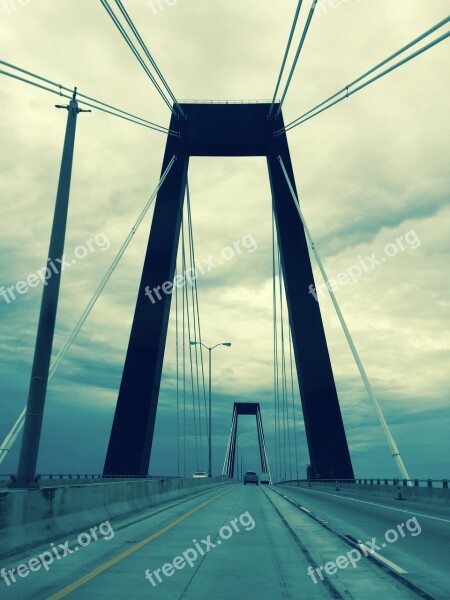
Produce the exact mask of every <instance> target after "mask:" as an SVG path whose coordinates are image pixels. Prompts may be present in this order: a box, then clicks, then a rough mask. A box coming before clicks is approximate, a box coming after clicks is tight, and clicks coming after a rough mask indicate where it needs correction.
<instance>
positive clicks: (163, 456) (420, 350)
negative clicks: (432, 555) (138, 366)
mask: <svg viewBox="0 0 450 600" xmlns="http://www.w3.org/2000/svg"><path fill="white" fill-rule="evenodd" d="M170 4H172V6H170V5H169V3H168V2H165V0H162V3H161V5H162V8H163V10H158V9H157V8H155V9H152V8H151V6H150V3H149V2H148V0H127V1H126V2H125V5H126V7H127V8H128V10H129V12H130V14H131V16H132V17H133V19H134V21H135V23H136V25H137V27H138V29H139V31H140V33H141V34H142V36H143V38H144V39H145V40H146V42H147V43H148V46H149V48H150V50H151V51H152V52H153V54H154V56H155V58H156V60H157V62H158V65H159V67H160V68H161V70H162V72H163V73H164V75H165V77H166V79H167V80H168V82H169V84H170V85H171V87H172V89H173V90H174V92H175V94H176V95H177V97H178V98H179V99H214V100H219V99H237V100H242V99H245V100H250V99H267V98H270V97H271V96H272V94H273V91H274V87H275V82H276V79H277V76H278V72H279V68H280V64H281V59H282V56H283V53H284V49H285V44H286V41H287V37H288V34H289V30H290V27H291V22H292V17H293V14H294V11H295V7H296V5H297V1H296V0H281V1H279V2H276V3H275V2H268V1H267V0H264V1H261V0H245V2H243V1H238V0H221V1H220V2H219V1H218V0H216V1H212V0H178V2H174V1H173V0H172V2H171V3H170ZM308 4H309V3H308V2H306V3H305V8H304V9H303V16H302V19H301V23H300V27H299V28H298V32H297V36H296V38H295V40H296V41H297V40H298V38H299V35H300V32H301V29H302V25H303V23H304V21H305V18H306V12H307V11H306V6H308ZM331 4H333V6H334V5H336V6H335V7H334V8H331V7H330V5H329V4H328V3H327V2H323V3H322V10H321V13H320V16H317V17H315V18H314V19H313V22H312V25H311V29H310V32H309V35H308V38H307V41H306V44H305V47H304V52H303V54H302V57H301V59H300V62H299V65H298V67H297V70H296V73H295V76H294V78H293V81H292V85H291V88H290V91H289V94H288V96H287V100H286V103H285V106H284V117H285V121H287V122H288V121H291V120H292V119H294V118H295V117H297V116H299V115H300V114H302V113H303V112H305V111H306V110H308V109H309V108H311V107H312V106H314V105H315V104H317V103H318V102H320V101H322V100H323V99H325V98H326V97H328V96H329V95H331V94H332V93H333V92H335V91H337V90H338V89H340V88H342V87H343V86H345V84H346V83H348V82H349V81H350V80H352V79H354V78H356V77H357V76H358V75H360V74H361V73H363V72H364V71H366V70H368V69H369V68H370V67H371V66H373V65H374V64H376V63H377V62H379V61H380V60H382V59H383V58H385V57H386V56H388V55H389V54H391V53H392V52H394V51H395V50H397V49H398V48H400V47H401V46H403V45H404V44H406V43H407V42H409V41H410V40H412V39H413V38H415V37H416V36H418V35H419V34H421V33H422V32H423V31H425V30H426V29H428V28H429V27H431V26H432V25H434V24H435V23H437V22H438V21H440V20H441V19H443V18H444V17H445V16H446V14H447V10H448V3H447V2H445V0H431V1H430V2H423V1H422V0H408V1H406V0H404V1H400V2H392V1H391V0H347V1H346V2H341V3H339V2H337V3H336V2H333V3H331ZM0 17H1V18H0V40H1V41H0V43H1V55H2V58H3V59H4V60H6V61H8V62H11V63H13V64H15V65H18V66H20V67H23V68H25V69H28V70H30V71H33V72H35V73H38V74H40V75H42V76H44V77H48V78H49V79H51V80H54V81H57V82H61V83H62V84H64V85H67V86H73V85H77V86H78V87H79V90H80V91H82V92H84V93H86V94H88V95H91V96H94V97H95V98H98V99H100V100H103V101H105V102H109V103H111V104H114V105H115V106H119V107H121V108H123V109H125V110H128V111H130V112H133V113H135V114H137V115H140V116H142V117H146V118H148V119H150V120H152V121H155V122H157V123H160V124H162V125H167V124H168V121H169V117H170V113H169V111H168V110H167V108H166V106H165V105H164V103H163V102H162V100H161V99H160V98H159V96H158V95H157V93H156V92H155V90H154V88H153V87H152V85H151V83H150V82H149V80H148V79H147V77H146V75H145V73H144V72H143V70H142V69H141V67H140V66H139V64H138V63H137V61H136V60H135V58H134V57H133V56H132V54H131V52H130V50H129V49H128V48H127V47H126V45H125V43H124V41H123V40H122V38H121V37H120V36H119V34H118V32H117V30H116V29H115V27H114V26H113V24H112V22H111V20H110V19H109V17H108V16H107V14H106V12H105V10H104V9H103V7H102V6H101V4H100V2H97V1H96V0H77V1H76V2H75V1H69V0H66V1H65V2H61V1H60V2H57V1H56V0H28V1H25V0H22V1H19V0H1V1H0ZM448 50H449V48H448V42H444V43H443V44H440V45H439V46H437V47H435V48H433V49H432V50H431V51H429V52H428V53H426V54H424V55H422V56H421V57H419V58H418V59H416V60H414V61H412V62H411V63H409V64H408V65H406V66H404V67H402V68H401V69H400V70H398V71H396V72H395V73H393V74H391V75H389V76H388V77H385V78H384V79H383V80H381V81H379V82H377V83H375V84H374V85H373V86H370V87H369V88H367V89H365V90H364V91H362V92H361V93H359V94H357V95H355V96H353V97H352V98H351V99H350V100H349V101H348V102H345V103H342V104H340V105H339V106H337V107H335V108H334V109H332V110H330V111H328V112H326V113H325V114H322V115H320V116H319V117H317V118H315V119H313V120H311V121H309V122H308V123H306V124H304V125H302V126H300V127H298V128H297V129H294V130H293V131H292V132H290V133H289V134H288V139H289V144H290V148H291V153H292V158H293V164H294V169H295V173H296V181H297V186H298V188H299V190H300V193H301V202H302V206H303V211H304V214H305V217H306V219H307V221H308V223H309V226H310V229H311V231H312V233H313V236H314V237H315V240H316V243H317V246H318V248H319V251H320V252H321V255H322V258H323V260H324V263H325V266H326V269H327V271H328V273H329V276H330V277H337V276H338V275H339V274H340V273H344V272H348V269H349V268H351V267H352V266H353V265H358V264H360V262H359V261H360V260H361V257H363V258H364V257H366V256H372V255H373V253H375V254H376V256H377V257H378V260H380V263H381V264H380V265H379V266H377V268H375V269H371V270H369V271H368V272H364V273H363V274H362V275H361V277H359V279H358V281H357V282H356V283H353V282H350V283H348V284H346V285H341V286H339V287H338V289H337V291H336V294H337V297H338V300H339V301H340V303H341V306H342V310H343V312H344V315H345V317H346V319H347V322H348V325H349V327H350V329H351V331H352V333H353V335H354V338H355V342H356V344H357V347H358V348H359V350H360V354H361V356H362V359H363V362H364V364H365V366H366V369H367V371H368V373H369V376H370V377H371V380H372V383H373V386H374V388H375V391H376V394H377V396H378V398H379V401H380V403H381V405H382V408H383V410H384V412H385V415H386V418H387V420H388V422H389V424H390V425H391V427H392V431H393V433H394V436H395V438H396V440H397V442H398V445H399V447H400V451H401V453H402V455H403V458H404V461H405V463H406V466H407V468H408V470H409V473H410V475H411V477H419V478H426V477H433V478H443V477H445V476H448V474H449V473H448V455H449V447H448V421H449V415H448V401H449V392H448V376H449V370H450V361H449V358H450V356H449V338H448V330H447V323H448V318H449V292H450V283H449V281H450V279H449V269H448V265H449V264H450V245H449V241H448V228H449V222H450V207H449V203H448V197H449V189H448V157H449V148H448V140H449V131H448V119H447V120H446V117H447V115H448V92H449V90H448V77H447V76H446V75H445V73H447V72H448ZM446 63H447V64H446ZM55 101H56V102H58V98H57V96H54V97H52V96H51V95H50V94H48V93H46V92H43V91H40V90H37V89H36V88H32V87H31V86H27V85H25V84H23V83H20V82H16V81H13V80H12V79H10V78H6V77H4V76H3V77H2V78H1V79H0V102H1V107H2V110H1V120H0V132H1V133H0V135H1V146H0V152H1V166H2V168H1V178H0V182H1V183H0V185H1V193H2V203H1V207H0V217H1V218H0V249H1V254H0V257H1V258H0V285H3V286H6V287H7V286H12V285H15V284H16V283H17V282H18V281H21V280H24V279H26V278H27V277H28V275H29V274H32V273H35V272H36V271H37V270H38V269H39V268H40V267H41V266H42V264H43V263H44V261H45V259H46V256H47V255H46V252H47V247H48V238H49V232H50V227H51V220H52V215H53V207H54V200H55V191H56V185H57V179H58V173H59V163H60V156H61V147H62V141H63V135H64V128H65V120H66V114H65V112H64V111H58V110H57V109H55V108H54V104H55ZM164 145H165V138H164V135H162V134H159V133H156V132H152V131H150V130H148V129H145V128H143V127H138V126H136V125H133V124H131V123H127V122H124V121H121V120H119V119H116V118H113V117H110V116H108V115H105V114H104V113H101V112H98V111H97V112H93V113H91V114H83V115H81V116H80V117H79V121H78V129H77V138H76V151H75V160H74V171H73V178H72V190H71V198H70V213H69V221H68V230H67V242H66V254H67V255H69V256H74V250H75V249H76V248H77V247H78V246H80V245H85V242H86V240H89V239H91V238H95V236H97V239H98V240H99V244H97V245H94V246H93V247H94V250H95V251H94V252H89V253H88V255H87V256H86V258H84V259H82V260H78V261H77V263H76V265H74V266H73V267H72V268H70V269H68V270H66V271H65V272H64V278H63V283H62V290H61V295H60V305H59V312H58V321H57V331H56V337H55V344H54V352H55V353H56V352H57V351H58V349H59V348H60V347H61V345H62V344H63V342H64V340H65V339H66V337H67V336H68V334H69V333H70V331H71V330H72V328H73V326H74V324H75V323H76V321H77V319H78V317H79V316H80V314H81V312H82V310H83V308H84V306H85V305H86V303H87V301H88V300H89V298H90V295H91V294H92V292H93V291H94V289H95V287H96V285H97V284H98V282H99V280H100V279H101V277H102V276H103V274H104V273H105V271H106V269H107V268H108V266H109V264H110V263H111V261H112V260H113V258H114V256H115V253H116V252H117V251H118V249H119V248H120V245H121V244H122V242H123V240H124V238H125V237H126V235H127V234H128V232H129V231H130V229H131V227H132V225H133V223H134V221H135V220H136V218H137V216H138V214H139V213H140V211H141V209H142V207H143V206H144V204H145V202H146V201H147V199H148V197H149V195H150V193H151V191H152V190H153V188H154V187H155V185H156V183H157V181H158V178H159V173H160V168H161V160H162V155H163V151H164ZM190 187H191V198H192V211H193V226H194V235H195V244H196V255H197V258H200V259H206V258H207V257H208V256H210V255H213V256H215V257H217V256H218V255H220V252H221V250H222V249H223V248H224V247H226V246H230V245H232V244H233V242H235V241H237V240H241V239H242V238H243V237H244V236H245V235H250V236H252V239H253V240H254V241H255V244H256V246H257V248H256V250H255V251H254V252H244V253H242V254H241V255H240V256H235V257H234V258H233V259H232V260H230V261H229V262H228V263H226V264H225V265H223V266H222V267H220V268H217V269H215V270H214V271H213V272H211V273H209V274H205V276H204V277H202V278H200V279H199V282H198V291H199V300H200V307H201V318H202V332H203V338H204V341H205V342H206V343H208V344H215V343H217V342H220V341H228V340H229V341H231V342H232V343H233V346H232V347H231V348H218V349H217V350H215V353H214V365H213V383H214V408H213V410H214V413H213V419H214V423H213V426H214V430H215V431H214V450H213V451H214V471H216V472H218V471H219V470H220V469H221V466H222V462H223V458H224V454H225V448H226V442H227V436H228V432H229V427H230V420H231V412H232V406H233V402H235V401H255V402H260V403H261V408H262V416H263V422H264V426H265V429H266V437H267V440H268V446H269V448H268V450H269V461H271V462H272V469H273V470H274V461H275V448H274V436H273V430H274V411H273V391H272V390H273V372H272V352H273V348H272V265H271V252H272V247H271V214H270V202H271V200H270V191H269V184H268V177H267V168H266V165H265V161H264V160H262V159H256V158H255V159H244V160H242V159H220V158H214V159H200V158H195V159H192V162H191V168H190ZM150 223H151V212H150V213H149V214H148V215H147V217H146V219H145V221H144V222H143V224H142V226H141V229H140V230H139V232H138V234H137V235H136V236H135V238H134V240H133V242H132V244H131V245H130V247H129V249H128V251H127V253H126V255H125V256H124V258H123V260H122V261H121V263H120V265H119V267H118V269H117V270H116V272H115V273H114V275H113V277H112V279H111V281H110V282H109V284H108V286H107V288H106V290H105V292H104V294H103V295H102V297H101V299H100V300H99V302H98V303H97V305H96V307H95V309H94V311H93V313H92V314H91V316H90V318H89V320H88V321H87V322H86V324H85V326H84V327H83V329H82V331H81V333H80V335H79V337H78V339H77V342H76V343H75V344H74V346H73V347H72V349H71V351H70V353H69V355H68V356H67V357H66V359H65V360H64V361H63V363H62V364H61V366H60V368H59V370H58V372H57V374H56V375H55V377H54V378H53V380H52V381H51V384H50V386H49V390H48V395H47V405H46V413H45V422H44V428H43V436H42V446H41V456H40V460H39V465H38V470H39V471H40V472H43V473H48V472H99V471H101V469H102V466H103V460H104V455H105V451H106V446H107V441H108V435H109V430H110V427H111V422H112V418H113V414H114V406H115V402H116V399H117V392H118V387H119V385H120V377H121V372H122V368H123V363H124V359H125V353H126V348H127V343H128V336H129V332H130V325H131V319H132V316H133V311H134V303H135V300H136V293H137V287H138V283H139V279H140V274H141V270H142V264H143V256H144V252H145V248H146V242H147V239H148V232H149V227H150ZM408 232H409V234H408ZM100 234H103V235H100ZM401 236H403V237H404V238H405V239H406V240H409V241H410V242H411V243H409V244H408V243H406V242H403V250H402V249H401V248H399V246H398V245H397V248H398V252H397V254H396V255H395V256H392V257H388V256H387V255H386V254H385V252H384V249H385V247H386V245H387V244H397V242H396V240H397V239H398V238H400V237H401ZM105 239H107V240H108V244H100V241H101V240H103V242H104V240H105ZM108 246H109V247H108ZM389 248H391V249H392V246H389ZM382 258H385V259H386V260H385V261H382V260H381V259H382ZM314 271H315V277H316V281H317V282H318V283H320V282H321V279H320V273H319V272H318V270H317V267H316V265H315V264H314ZM41 293H42V288H41V287H40V286H38V287H36V288H33V289H30V290H29V291H28V292H27V293H26V294H23V295H18V297H17V299H16V300H15V301H11V302H9V303H7V302H6V301H5V300H4V299H3V298H1V297H0V328H1V329H0V330H1V338H0V375H1V387H0V440H1V439H3V437H4V436H5V435H6V433H7V432H8V431H9V429H10V427H11V426H12V424H13V423H14V421H15V419H16V418H17V416H18V414H19V413H20V411H21V409H22V408H23V406H24V404H25V402H26V397H27V390H28V384H29V377H30V370H31V362H32V357H33V349H34V342H35V334H36V326H37V319H38V313H39V306H40V299H41ZM312 301H313V300H312ZM321 309H322V315H323V319H324V324H325V329H326V334H327V339H328V343H329V350H330V355H331V359H332V364H333V371H334V374H335V378H336V384H337V388H338V392H339V398H340V403H341V408H342V413H343V417H344V423H345V427H346V431H347V436H348V440H349V445H350V450H351V454H352V459H353V464H354V467H355V472H356V475H357V476H362V477H364V476H368V477H370V476H374V477H376V476H382V477H384V476H386V477H393V476H396V475H397V472H396V469H395V465H394V463H393V461H392V458H391V457H390V455H389V450H388V448H387V445H386V442H385V440H384V438H383V436H382V433H381V430H380V427H379V424H378V422H377V420H376V418H375V416H374V412H373V409H372V407H371V405H370V402H369V399H368V398H367V395H366V393H365V390H364V388H363V385H362V383H361V380H360V378H359V376H358V372H357V369H356V367H355V365H354V362H353V360H352V357H351V354H350V351H349V350H348V346H347V344H346V341H345V338H344V336H343V333H342V331H341V330H340V327H339V323H338V321H337V318H336V316H335V314H334V312H333V310H332V306H331V303H330V301H329V299H328V298H324V299H323V300H321ZM172 313H173V311H172ZM173 317H174V315H173V314H172V319H171V324H170V337H169V340H168V344H167V349H166V356H165V365H164V377H163V382H162V387H161V395H160V404H159V412H158V420H157V427H156V437H155V443H154V449H153V455H152V461H151V472H152V473H176V472H177V462H178V461H177V438H176V430H177V427H176V379H175V369H176V360H175V329H174V319H173ZM296 394H297V395H296V403H297V405H298V404H299V400H298V392H297V391H296ZM188 402H189V403H190V404H188V425H187V429H188V433H191V432H192V409H191V408H190V407H191V406H192V399H191V396H188ZM324 418H326V415H324ZM297 425H298V432H297V437H298V464H299V469H300V474H301V475H302V476H303V474H304V468H305V465H306V464H307V463H308V455H307V448H306V445H305V437H304V431H303V422H302V420H301V413H300V410H298V413H297ZM239 437H240V441H239V444H240V451H241V452H242V455H243V456H244V459H245V467H246V468H248V469H255V470H259V467H258V464H257V446H256V429H255V426H254V423H253V421H252V420H251V419H249V418H247V420H245V419H243V420H242V422H241V425H240V436H239ZM205 441H206V440H204V442H203V443H204V456H206V444H205ZM186 444H187V448H188V454H187V461H186V470H187V471H186V472H187V473H188V474H190V473H191V472H192V470H194V469H196V467H197V465H196V464H195V462H196V461H195V460H194V456H195V451H194V439H193V437H192V435H189V437H188V439H187V441H186ZM18 448H19V444H17V445H16V446H15V448H14V450H13V451H12V452H11V455H10V456H9V457H8V459H7V461H5V463H4V464H3V465H2V467H1V469H0V472H2V473H9V472H13V471H14V470H15V468H16V463H17V458H18ZM199 466H201V465H199ZM203 466H204V467H206V465H203ZM182 467H183V468H184V464H182Z"/></svg>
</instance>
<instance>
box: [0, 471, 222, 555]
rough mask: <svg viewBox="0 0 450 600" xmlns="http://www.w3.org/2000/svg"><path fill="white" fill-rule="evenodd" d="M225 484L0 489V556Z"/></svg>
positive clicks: (217, 481) (187, 481)
mask: <svg viewBox="0 0 450 600" xmlns="http://www.w3.org/2000/svg"><path fill="white" fill-rule="evenodd" d="M230 484H231V483H230V482H224V480H223V479H216V478H213V479H167V480H133V481H127V480H124V481H118V482H117V481H116V482H102V483H89V484H86V485H83V484H69V485H60V486H56V487H41V488H40V489H38V490H7V491H6V490H1V491H0V556H7V555H9V554H12V553H14V552H16V551H19V550H25V549H27V548H34V547H36V546H37V545H39V544H43V543H46V542H51V541H54V540H57V539H59V538H62V537H68V536H70V535H71V534H74V533H76V534H78V533H81V532H83V531H85V530H86V529H87V530H89V528H90V527H93V526H95V525H99V524H100V523H102V522H103V521H106V520H110V519H114V518H118V517H122V516H125V515H128V514H131V513H134V512H137V511H141V510H145V509H148V508H150V507H152V506H157V505H158V504H161V503H163V502H167V501H170V500H175V499H177V498H183V497H186V496H189V495H193V494H195V493H201V492H203V491H207V490H209V489H212V488H214V487H215V488H217V487H219V486H224V485H230ZM112 525H113V526H114V524H113V523H112Z"/></svg>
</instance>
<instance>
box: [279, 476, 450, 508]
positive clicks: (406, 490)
mask: <svg viewBox="0 0 450 600" xmlns="http://www.w3.org/2000/svg"><path fill="white" fill-rule="evenodd" d="M279 485H286V486H295V487H297V484H296V483H280V484H279ZM299 487H303V488H308V484H307V483H306V482H300V484H299ZM335 487H336V484H334V483H331V482H319V481H312V482H311V488H310V489H316V490H321V489H323V490H330V491H334V490H335ZM338 487H339V489H340V490H342V491H344V490H345V491H346V492H348V491H351V492H355V493H356V494H361V496H364V497H366V496H367V497H372V498H374V497H375V498H391V499H395V498H398V494H399V493H400V494H401V497H402V498H403V499H404V500H410V501H416V502H426V503H429V504H434V505H436V506H446V505H447V506H449V505H450V490H449V489H446V488H428V487H414V486H413V487H409V486H403V485H400V486H397V485H376V484H374V485H370V484H364V483H340V482H339V483H338Z"/></svg>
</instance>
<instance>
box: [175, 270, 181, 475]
mask: <svg viewBox="0 0 450 600" xmlns="http://www.w3.org/2000/svg"><path fill="white" fill-rule="evenodd" d="M177 272H178V271H177V269H175V280H176V277H177ZM175 354H176V376H177V476H178V477H180V364H179V336H178V286H177V285H176V286H175Z"/></svg>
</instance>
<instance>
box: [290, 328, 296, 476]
mask: <svg viewBox="0 0 450 600" xmlns="http://www.w3.org/2000/svg"><path fill="white" fill-rule="evenodd" d="M292 354H293V352H292V331H291V326H290V324H289V363H290V372H291V393H292V415H293V419H294V448H295V471H296V477H297V481H298V447H297V420H296V417H295V394H294V367H293V358H292Z"/></svg>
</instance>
